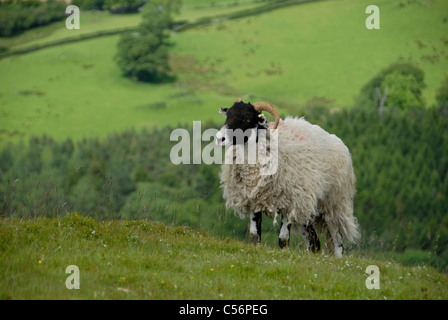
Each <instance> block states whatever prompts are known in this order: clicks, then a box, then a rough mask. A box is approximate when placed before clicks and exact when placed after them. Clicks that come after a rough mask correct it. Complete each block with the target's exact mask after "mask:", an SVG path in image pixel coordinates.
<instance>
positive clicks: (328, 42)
mask: <svg viewBox="0 0 448 320" xmlns="http://www.w3.org/2000/svg"><path fill="white" fill-rule="evenodd" d="M377 3H378V5H379V7H380V9H381V29H380V30H367V29H366V28H365V23H364V22H365V19H366V17H367V15H366V14H365V13H364V11H365V7H364V4H362V3H361V2H359V1H351V0H350V1H349V0H338V1H318V2H316V3H307V4H303V5H296V6H291V7H287V8H283V9H278V10H274V11H272V12H268V13H263V14H261V15H256V16H253V17H247V18H242V19H237V20H232V21H223V22H220V23H215V24H210V25H206V26H202V27H199V28H196V29H192V30H188V31H185V32H181V33H173V34H172V36H171V39H170V41H171V48H170V50H171V65H172V70H173V73H174V74H175V75H176V76H177V79H176V80H175V81H174V82H171V83H165V84H159V85H151V84H143V83H137V82H135V81H133V80H132V79H126V78H123V77H122V76H121V74H120V72H119V69H118V67H117V65H116V64H115V62H114V61H113V57H114V55H115V52H116V44H117V41H118V38H119V36H117V35H116V36H108V37H101V38H95V39H90V40H86V41H80V42H75V43H71V44H66V45H61V46H56V47H52V48H48V49H43V50H41V51H37V52H33V53H30V54H24V55H17V56H13V57H7V58H4V59H2V60H0V74H1V75H2V77H1V79H0V112H1V117H0V128H1V132H0V144H4V143H6V142H8V141H10V140H12V141H17V140H18V139H20V138H27V137H29V136H31V135H40V134H46V135H49V136H51V137H54V138H56V139H61V140H62V139H66V138H67V137H72V138H75V139H81V138H83V137H94V136H96V137H104V136H106V135H107V134H110V133H112V132H116V131H122V130H125V129H127V128H131V127H132V128H142V127H146V128H149V127H153V126H164V125H167V124H171V125H178V124H179V123H183V124H185V123H190V124H191V121H192V120H202V121H205V120H217V119H219V116H218V115H217V112H216V110H217V108H218V107H220V106H227V105H229V104H231V103H232V101H234V99H235V97H237V96H242V97H243V99H248V100H251V101H255V100H257V99H258V100H260V99H264V100H265V101H270V102H272V103H275V104H276V105H277V106H279V107H280V110H284V112H287V113H292V114H296V115H301V110H302V108H301V107H303V106H305V105H310V104H311V105H312V104H313V103H315V101H318V102H319V103H323V104H324V105H325V106H326V107H331V108H350V107H352V106H353V103H354V102H353V98H354V97H355V96H356V95H357V94H358V93H359V90H360V88H361V87H362V86H363V85H364V84H365V83H366V82H367V81H369V80H370V79H371V78H372V77H373V76H374V75H375V74H376V73H377V72H378V71H379V70H381V69H382V68H385V67H386V66H388V65H389V64H390V63H392V62H396V61H412V62H414V63H416V64H417V65H419V66H420V67H421V68H422V69H423V70H424V71H425V81H426V84H427V87H426V88H425V89H424V91H423V94H424V97H425V99H426V104H427V105H431V104H433V103H434V95H435V90H436V89H437V87H438V85H439V83H440V81H441V80H442V79H443V77H444V75H445V73H446V71H445V70H447V67H448V49H447V43H448V42H447V41H448V39H447V38H446V35H445V34H444V32H443V30H444V26H445V24H446V23H445V22H444V19H445V15H446V8H447V3H446V2H444V1H441V0H438V1H432V2H431V4H430V5H422V4H420V3H419V2H417V1H408V2H406V3H404V4H403V5H399V3H398V2H393V1H378V2H377ZM256 4H257V3H244V4H242V6H243V7H240V6H236V7H228V6H216V7H209V8H207V7H205V8H200V9H198V8H196V6H193V7H188V6H187V7H186V9H184V11H183V12H182V13H181V14H180V16H179V17H178V18H179V19H186V20H188V19H191V20H194V19H196V18H197V17H198V16H199V14H200V15H201V16H204V15H205V16H206V15H211V16H213V15H216V14H222V13H225V12H228V11H225V10H233V11H235V10H240V9H242V8H245V7H248V6H255V5H256ZM198 5H199V4H198ZM193 12H195V13H194V14H193ZM229 12H230V11H229ZM82 17H83V19H82V27H81V29H80V30H75V31H73V30H67V29H65V24H63V23H55V24H53V25H51V26H47V27H42V28H38V29H36V30H31V31H28V32H25V33H24V34H22V35H19V36H17V37H15V38H12V39H0V45H6V46H11V48H14V47H16V46H19V47H21V46H22V47H26V46H30V45H33V44H36V43H42V42H50V41H54V40H58V39H63V38H64V37H68V36H69V35H72V34H73V35H75V34H76V33H81V34H82V33H91V32H96V31H100V30H111V29H116V28H123V27H132V26H135V25H137V24H138V23H139V15H138V14H133V15H120V16H114V15H110V14H107V13H95V12H92V13H90V12H86V13H83V16H82ZM422 25H424V26H425V27H424V28H422V27H421V26H422ZM14 44H15V45H14Z"/></svg>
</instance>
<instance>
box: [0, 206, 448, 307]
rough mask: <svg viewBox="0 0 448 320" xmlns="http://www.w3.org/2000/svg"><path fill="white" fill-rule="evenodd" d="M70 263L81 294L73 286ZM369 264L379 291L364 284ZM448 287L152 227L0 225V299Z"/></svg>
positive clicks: (292, 294) (354, 294) (430, 278)
mask: <svg viewBox="0 0 448 320" xmlns="http://www.w3.org/2000/svg"><path fill="white" fill-rule="evenodd" d="M69 265H76V266H78V267H79V270H80V289H79V290H68V289H66V287H65V280H66V279H67V277H68V276H69V275H68V274H66V273H65V269H66V267H67V266H69ZM369 265H377V266H378V267H379V270H380V289H379V290H368V289H367V288H366V286H365V282H366V279H367V277H368V275H367V274H366V273H365V269H366V268H367V266H369ZM447 287H448V277H447V275H446V274H440V273H438V272H436V271H434V270H433V269H431V268H427V267H416V268H407V267H406V268H405V267H402V266H400V265H399V264H397V263H394V262H392V261H385V260H378V259H367V258H362V257H356V256H346V257H343V258H341V259H335V258H333V257H329V256H325V255H321V254H318V255H312V254H307V253H306V252H302V251H295V250H292V249H291V250H283V251H281V250H279V249H276V248H270V247H265V246H259V247H252V246H251V245H250V244H248V243H246V242H240V241H236V240H232V239H229V238H225V239H218V238H213V237H211V236H208V235H207V234H205V233H199V232H196V231H193V230H191V229H189V228H186V227H175V228H171V227H167V226H164V225H161V224H157V223H153V222H150V221H143V220H138V221H117V220H115V221H102V222H97V221H95V220H92V219H90V218H86V217H82V216H79V215H76V214H72V215H68V216H66V217H64V218H53V219H44V218H37V219H32V220H22V219H15V218H6V219H5V218H2V219H1V220H0V298H1V299H447V298H448V290H447Z"/></svg>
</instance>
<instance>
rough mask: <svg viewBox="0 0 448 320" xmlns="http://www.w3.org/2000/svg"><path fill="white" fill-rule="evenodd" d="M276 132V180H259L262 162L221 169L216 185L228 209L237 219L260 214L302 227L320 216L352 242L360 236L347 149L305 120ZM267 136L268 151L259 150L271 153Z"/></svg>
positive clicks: (287, 122)
mask: <svg viewBox="0 0 448 320" xmlns="http://www.w3.org/2000/svg"><path fill="white" fill-rule="evenodd" d="M271 127H272V124H271ZM277 130H278V169H277V172H276V173H275V174H273V175H265V176H263V175H260V169H261V166H262V165H261V163H265V162H266V161H261V160H262V159H258V158H257V160H259V161H257V163H256V164H248V163H247V161H246V163H245V164H223V165H222V170H221V174H220V181H221V188H222V190H223V197H224V199H225V200H226V206H227V207H228V208H229V207H231V208H233V209H234V210H235V211H236V212H238V213H239V215H240V217H241V218H244V217H246V215H247V214H249V213H250V212H259V211H261V212H265V213H266V214H267V215H268V216H270V217H272V218H274V221H275V218H276V217H277V215H278V214H282V215H286V216H287V217H288V220H289V221H290V222H292V223H295V224H301V225H305V224H307V223H313V222H315V221H316V218H317V217H318V216H319V215H322V218H323V221H324V222H325V223H326V224H328V225H332V226H334V227H336V228H337V229H338V230H339V232H340V233H341V235H342V236H343V238H345V239H346V240H348V241H351V242H355V241H356V240H357V239H358V238H359V236H360V235H359V231H358V224H357V221H356V218H355V217H354V216H353V197H354V194H355V183H356V179H355V175H354V173H353V166H352V159H351V155H350V152H349V150H348V148H347V147H346V146H345V145H344V143H343V142H342V141H341V139H339V138H338V137H337V136H335V135H334V134H329V133H328V132H326V131H325V130H323V129H322V128H321V127H319V126H317V125H312V124H311V123H309V122H308V121H306V120H305V119H304V118H300V119H299V118H293V117H287V118H286V119H285V120H284V121H280V124H279V126H278V129H277ZM267 136H268V141H267V142H266V144H267V145H262V144H263V142H262V141H261V142H259V143H258V147H266V148H267V150H269V149H270V148H269V136H270V135H269V130H268V134H267ZM271 152H275V150H271ZM226 157H231V158H232V157H233V158H235V147H234V146H231V147H229V148H227V150H226ZM245 159H247V157H245ZM231 162H232V161H229V162H226V163H231ZM232 163H235V162H232Z"/></svg>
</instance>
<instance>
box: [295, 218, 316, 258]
mask: <svg viewBox="0 0 448 320" xmlns="http://www.w3.org/2000/svg"><path fill="white" fill-rule="evenodd" d="M299 232H300V234H301V235H302V238H303V240H305V246H306V250H307V251H310V252H313V253H317V252H319V251H320V241H319V237H318V236H317V233H316V231H315V230H314V227H313V225H312V224H308V225H303V226H300V227H299Z"/></svg>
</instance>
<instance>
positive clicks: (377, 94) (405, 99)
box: [356, 63, 426, 115]
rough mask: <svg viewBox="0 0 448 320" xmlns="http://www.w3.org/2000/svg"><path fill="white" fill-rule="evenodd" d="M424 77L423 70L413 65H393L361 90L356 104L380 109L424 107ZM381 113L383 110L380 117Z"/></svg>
mask: <svg viewBox="0 0 448 320" xmlns="http://www.w3.org/2000/svg"><path fill="white" fill-rule="evenodd" d="M424 77H425V74H424V72H423V70H421V69H419V68H418V67H416V66H415V65H413V64H410V63H393V64H391V65H390V66H389V67H387V68H385V69H383V70H381V71H380V72H379V73H378V74H377V75H376V76H375V77H373V78H372V80H370V81H369V82H368V83H367V84H366V85H365V86H364V87H363V88H362V89H361V92H360V94H359V95H358V97H357V99H356V104H357V105H358V106H364V107H372V106H375V107H377V108H379V109H382V108H381V106H383V107H384V106H391V105H394V106H399V107H400V108H403V109H406V108H408V107H409V106H410V105H416V106H423V104H424V102H423V96H422V90H423V89H424V88H425V87H426V85H425V82H424ZM385 80H386V82H384V81H385ZM381 102H382V104H381ZM409 104H410V105H409ZM381 113H382V110H379V114H380V115H381Z"/></svg>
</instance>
